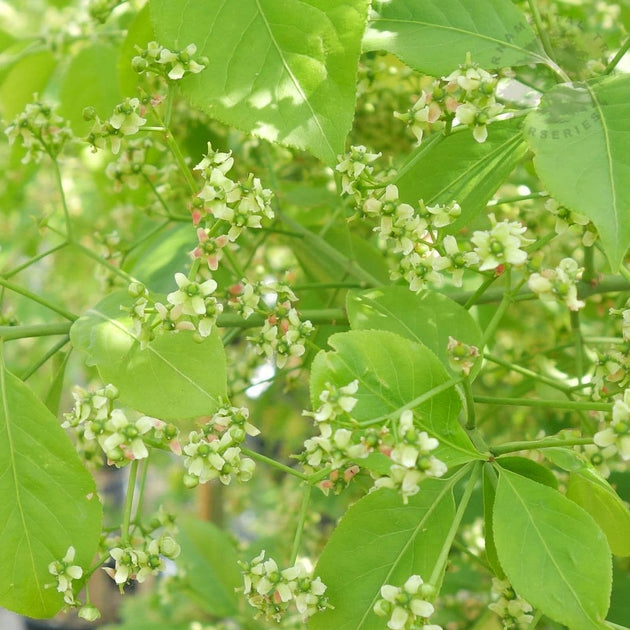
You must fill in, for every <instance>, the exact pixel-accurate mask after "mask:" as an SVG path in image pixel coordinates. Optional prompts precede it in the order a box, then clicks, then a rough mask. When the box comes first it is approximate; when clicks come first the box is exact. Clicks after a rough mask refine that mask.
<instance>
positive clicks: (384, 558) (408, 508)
mask: <svg viewBox="0 0 630 630" xmlns="http://www.w3.org/2000/svg"><path fill="white" fill-rule="evenodd" d="M455 482H456V479H455V480H454V479H453V478H451V479H446V480H439V479H425V480H424V481H423V482H422V485H421V488H420V492H419V493H418V494H417V495H415V496H413V497H410V499H409V503H408V504H407V505H403V503H402V501H401V499H400V496H399V495H398V494H396V493H394V492H391V491H389V490H379V491H377V492H373V493H371V494H368V495H367V496H365V497H363V498H362V499H361V500H359V501H357V503H355V504H354V505H353V506H352V507H351V508H350V509H349V510H348V511H347V512H346V514H345V516H344V517H343V518H342V519H341V522H340V523H339V525H337V527H336V529H335V530H334V532H333V533H332V535H331V537H330V540H329V541H328V544H327V545H326V547H325V548H324V551H323V552H322V555H321V557H320V559H319V562H318V563H317V567H316V569H315V575H318V576H319V577H321V579H322V581H323V582H324V583H325V584H326V585H327V586H328V589H327V591H326V595H327V596H328V597H329V598H330V603H331V604H332V605H333V606H334V609H332V610H331V609H328V610H326V611H325V612H323V613H318V614H317V615H314V616H313V617H312V619H311V620H310V622H309V628H311V629H312V630H328V629H329V628H335V630H368V629H369V630H371V629H373V630H377V629H379V630H380V629H381V628H383V620H382V619H380V618H379V617H377V616H376V615H375V614H374V613H373V612H372V608H373V606H374V603H375V602H376V600H377V599H378V598H380V588H381V586H382V585H383V584H393V585H396V586H400V585H402V584H403V583H404V581H405V580H406V579H407V578H408V577H409V576H410V575H413V574H417V575H420V576H421V577H422V578H423V579H424V580H425V581H428V580H429V577H430V575H431V573H432V571H433V568H434V566H435V564H436V562H437V559H438V556H439V555H440V551H441V549H442V546H443V544H444V541H445V539H446V536H447V533H448V531H449V527H450V524H451V522H452V521H453V518H454V516H455V502H454V500H453V486H454V485H455ZM437 586H439V585H437Z"/></svg>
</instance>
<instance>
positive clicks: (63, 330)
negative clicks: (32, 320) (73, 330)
mask: <svg viewBox="0 0 630 630" xmlns="http://www.w3.org/2000/svg"><path fill="white" fill-rule="evenodd" d="M75 319H76V318H75ZM71 326H72V324H70V323H66V322H61V323H59V324H31V325H29V326H0V339H4V340H5V341H11V340H12V339H30V338H32V337H52V336H53V335H67V334H68V333H69V332H70V327H71Z"/></svg>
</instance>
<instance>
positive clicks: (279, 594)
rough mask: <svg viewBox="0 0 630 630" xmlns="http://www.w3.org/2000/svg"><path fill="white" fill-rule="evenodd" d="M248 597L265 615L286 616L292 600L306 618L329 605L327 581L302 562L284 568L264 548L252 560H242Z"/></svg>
mask: <svg viewBox="0 0 630 630" xmlns="http://www.w3.org/2000/svg"><path fill="white" fill-rule="evenodd" d="M239 564H240V565H241V567H242V569H243V570H242V574H243V582H244V588H243V592H244V594H245V595H247V601H248V602H249V603H250V604H251V605H252V606H254V608H257V609H258V610H259V613H258V615H259V616H264V617H265V619H273V620H275V621H277V622H280V621H281V620H282V617H283V615H284V614H285V613H286V612H287V610H288V609H289V605H290V604H291V602H293V603H294V604H295V607H296V609H297V611H298V613H299V614H300V615H301V617H302V618H303V619H304V620H306V619H308V618H309V617H311V616H312V615H314V614H315V613H316V612H317V611H320V610H325V609H326V608H328V599H327V598H326V597H325V596H324V593H325V592H326V585H325V584H324V583H323V582H322V581H321V579H320V578H318V577H316V578H313V577H311V576H310V575H309V573H308V571H307V570H306V567H305V566H304V564H303V563H301V562H296V564H295V565H293V566H292V567H289V568H288V569H283V570H280V569H279V568H278V565H277V563H276V561H275V560H273V558H268V559H266V560H265V552H264V551H262V552H261V553H260V554H259V555H258V556H256V557H255V558H254V559H253V560H252V561H251V562H240V563H239Z"/></svg>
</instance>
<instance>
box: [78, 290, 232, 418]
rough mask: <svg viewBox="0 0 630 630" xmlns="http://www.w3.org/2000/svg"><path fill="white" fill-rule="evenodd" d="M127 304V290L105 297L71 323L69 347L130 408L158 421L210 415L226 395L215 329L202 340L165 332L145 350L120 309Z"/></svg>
mask: <svg viewBox="0 0 630 630" xmlns="http://www.w3.org/2000/svg"><path fill="white" fill-rule="evenodd" d="M130 303H131V302H130V299H129V297H128V295H127V294H126V292H122V291H121V292H116V293H112V294H110V295H108V296H107V297H106V298H105V299H103V300H102V301H101V302H99V303H98V304H97V305H96V306H94V307H93V308H91V309H90V310H88V311H87V312H86V313H85V314H84V315H83V316H82V317H80V318H79V319H78V320H77V321H76V322H75V323H74V324H73V326H72V329H71V331H70V338H71V340H72V343H73V345H74V346H75V347H77V348H79V349H80V350H83V351H84V352H86V353H87V355H88V358H89V361H90V363H91V364H93V365H95V366H96V367H97V369H98V371H99V374H100V375H101V378H102V379H103V382H105V383H112V384H113V385H115V386H116V387H117V388H118V391H119V392H120V400H121V402H122V403H123V404H125V405H128V406H129V407H132V408H134V409H137V410H138V411H142V412H143V413H146V414H147V415H150V416H155V417H156V418H161V419H162V420H181V419H184V418H193V417H196V416H203V415H207V414H210V413H212V412H213V411H214V410H215V409H216V408H217V406H218V405H219V398H221V397H223V398H225V397H226V375H225V353H224V351H223V345H222V343H221V340H220V339H219V336H218V333H217V331H216V329H215V330H213V332H212V334H211V335H210V336H209V337H208V338H206V339H205V340H203V341H196V340H195V339H194V336H193V333H191V332H189V331H179V332H169V333H165V334H163V335H160V336H158V337H156V339H155V340H154V341H152V342H151V343H149V345H148V346H147V347H146V348H144V349H143V348H141V347H140V341H139V340H138V338H137V337H136V336H135V335H134V334H133V332H132V331H131V319H130V317H129V316H128V315H127V314H126V313H125V312H123V311H121V308H120V307H121V306H127V307H128V306H129V305H130Z"/></svg>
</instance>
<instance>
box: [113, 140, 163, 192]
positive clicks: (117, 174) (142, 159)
mask: <svg viewBox="0 0 630 630" xmlns="http://www.w3.org/2000/svg"><path fill="white" fill-rule="evenodd" d="M146 153H147V146H146V143H145V142H137V141H133V140H132V141H130V142H129V143H128V144H127V146H126V148H125V150H124V151H123V152H122V153H121V154H120V157H119V158H118V160H117V161H116V162H110V163H109V164H108V165H107V167H106V168H105V174H106V175H107V177H109V178H110V179H112V180H113V181H114V190H115V191H116V192H119V191H120V190H122V188H123V186H128V187H129V188H131V189H132V190H136V189H137V188H138V187H139V185H140V184H141V183H142V182H143V181H144V180H145V179H146V178H147V177H150V176H152V175H155V174H156V173H157V167H155V166H154V165H153V164H148V163H147V161H146Z"/></svg>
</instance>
